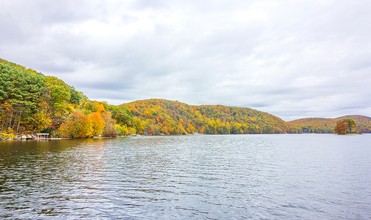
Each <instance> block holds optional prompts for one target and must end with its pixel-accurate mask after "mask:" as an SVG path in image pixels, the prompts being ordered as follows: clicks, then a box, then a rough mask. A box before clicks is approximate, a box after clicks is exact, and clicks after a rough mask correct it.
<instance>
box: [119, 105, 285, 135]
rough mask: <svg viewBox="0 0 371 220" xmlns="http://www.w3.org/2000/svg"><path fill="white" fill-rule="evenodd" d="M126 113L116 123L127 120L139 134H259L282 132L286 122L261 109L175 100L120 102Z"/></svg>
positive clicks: (123, 122) (123, 123)
mask: <svg viewBox="0 0 371 220" xmlns="http://www.w3.org/2000/svg"><path fill="white" fill-rule="evenodd" d="M120 107H121V108H122V109H125V112H126V113H127V114H126V116H125V117H122V118H124V120H123V121H121V120H120V119H119V118H118V117H117V114H116V113H115V112H114V111H113V116H114V118H115V119H116V121H117V122H118V123H119V124H122V125H125V123H128V122H129V123H128V124H129V125H130V126H131V125H132V127H134V128H135V130H136V132H137V133H139V134H147V135H161V134H192V133H202V134H247V133H250V134H261V133H285V132H287V131H288V127H287V125H286V123H285V122H284V121H283V120H281V119H280V118H278V117H276V116H273V115H270V114H268V113H265V112H261V111H257V110H253V109H249V108H238V107H228V106H220V105H217V106H210V105H202V106H192V105H187V104H184V103H181V102H177V101H169V100H163V99H149V100H141V101H135V102H131V103H127V104H123V105H121V106H120Z"/></svg>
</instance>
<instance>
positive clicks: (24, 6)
mask: <svg viewBox="0 0 371 220" xmlns="http://www.w3.org/2000/svg"><path fill="white" fill-rule="evenodd" d="M0 6H1V10H0V30H1V32H0V57H2V58H4V59H7V60H9V61H12V62H15V63H19V64H22V65H24V66H26V67H29V68H33V69H35V70H37V71H39V72H42V73H43V74H45V75H53V76H57V77H59V78H61V79H63V80H64V81H65V82H67V83H68V84H70V85H73V86H74V87H76V88H77V89H78V90H80V91H82V92H84V94H85V95H87V96H88V97H89V98H91V99H95V100H105V101H107V102H108V103H111V104H121V103H124V102H129V101H134V100H138V99H148V98H164V99H171V100H178V101H181V102H185V103H188V104H197V105H199V104H223V105H232V106H241V107H250V108H254V109H259V110H262V111H266V112H269V113H272V114H275V115H277V116H279V117H281V118H283V119H284V120H291V119H296V118H301V117H336V116H340V115H345V114H364V115H368V116H370V115H371V13H370V9H371V1H369V0H357V1H352V0H347V1H342V0H333V1H331V0H321V1H316V0H279V1H278V0H277V1H274V0H256V1H248V0H241V1H238V0H228V1H220V0H210V1H207V0H203V1H200V0H194V1H193V0H190V1H184V0H179V1H176V0H168V1H153V0H139V1H135V0H133V1H121V0H118V1H112V0H110V1H104V0H102V1H95V0H89V1H81V0H79V1H75V0H71V1H66V0H63V1H57V0H55V1H51V0H44V1H37V0H36V1H35V0H34V1H27V0H8V1H5V0H0Z"/></svg>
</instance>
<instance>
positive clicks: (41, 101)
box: [0, 59, 113, 139]
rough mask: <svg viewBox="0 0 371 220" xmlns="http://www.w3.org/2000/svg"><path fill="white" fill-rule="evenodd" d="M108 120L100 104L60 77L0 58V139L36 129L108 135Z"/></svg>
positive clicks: (66, 134) (63, 133) (60, 133)
mask: <svg viewBox="0 0 371 220" xmlns="http://www.w3.org/2000/svg"><path fill="white" fill-rule="evenodd" d="M103 119H104V120H103ZM111 121H113V120H112V119H111V116H110V113H109V112H106V110H105V107H104V105H103V104H102V103H98V102H92V101H90V100H88V99H87V98H86V97H85V96H84V95H83V94H82V93H81V92H78V91H76V90H75V88H73V87H72V86H69V85H67V84H66V83H65V82H63V81H62V80H60V79H58V78H56V77H53V76H44V75H42V74H41V73H38V72H36V71H34V70H32V69H27V68H25V67H23V66H20V65H17V64H14V63H11V62H8V61H6V60H3V59H0V139H4V138H5V139H6V138H14V137H15V136H16V135H20V134H34V133H36V132H49V133H51V134H52V135H53V136H56V137H91V136H93V135H97V134H105V133H106V134H107V135H109V134H110V133H112V132H111V131H110V127H112V129H113V125H110V123H111V124H112V122H111ZM77 122H79V123H77ZM112 129H111V130H112Z"/></svg>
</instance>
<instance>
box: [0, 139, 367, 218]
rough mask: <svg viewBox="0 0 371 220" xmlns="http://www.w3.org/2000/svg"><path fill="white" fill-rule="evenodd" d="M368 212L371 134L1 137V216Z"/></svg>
mask: <svg viewBox="0 0 371 220" xmlns="http://www.w3.org/2000/svg"><path fill="white" fill-rule="evenodd" d="M53 216H54V217H58V218H62V219H65V218H69V219H76V218H86V219H91V218H101V219H117V218H127V219H191V218H192V219H370V218H371V135H353V136H337V135H320V134H317V135H311V134H308V135H209V136H207V135H197V136H196V135H195V136H163V137H130V138H117V139H101V140H97V139H87V140H62V141H49V142H48V141H44V142H42V141H39V142H37V141H29V142H0V219H6V218H9V219H15V218H21V219H24V218H30V219H35V218H45V219H49V218H51V217H53Z"/></svg>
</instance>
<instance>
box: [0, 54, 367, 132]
mask: <svg viewBox="0 0 371 220" xmlns="http://www.w3.org/2000/svg"><path fill="white" fill-rule="evenodd" d="M344 118H350V119H353V120H355V121H356V124H357V130H358V131H359V132H371V118H370V117H367V116H361V115H349V116H343V117H339V118H333V119H326V118H306V119H298V120H294V121H290V122H285V121H283V120H282V119H280V118H279V117H277V116H274V115H271V114H269V113H266V112H262V111H258V110H254V109H251V108H241V107H230V106H222V105H200V106H196V105H188V104H185V103H181V102H178V101H170V100H164V99H147V100H138V101H134V102H130V103H125V104H122V105H118V106H115V105H110V104H107V103H105V102H97V101H92V100H89V99H88V98H87V97H86V96H84V95H83V94H82V93H81V92H79V91H77V90H76V89H75V88H74V87H72V86H70V85H68V84H66V83H65V82H63V80H61V79H58V78H57V77H54V76H45V75H43V74H41V73H39V72H37V71H35V70H32V69H28V68H25V67H23V66H21V65H18V64H15V63H12V62H9V61H7V60H4V59H0V139H8V138H12V137H16V136H20V135H22V134H34V133H37V132H48V133H51V134H52V135H53V136H56V137H74V138H76V137H92V136H100V135H102V136H116V135H117V134H118V135H133V134H143V135H181V134H195V133H199V134H279V133H332V132H333V129H334V126H335V124H336V122H337V120H340V119H344Z"/></svg>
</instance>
